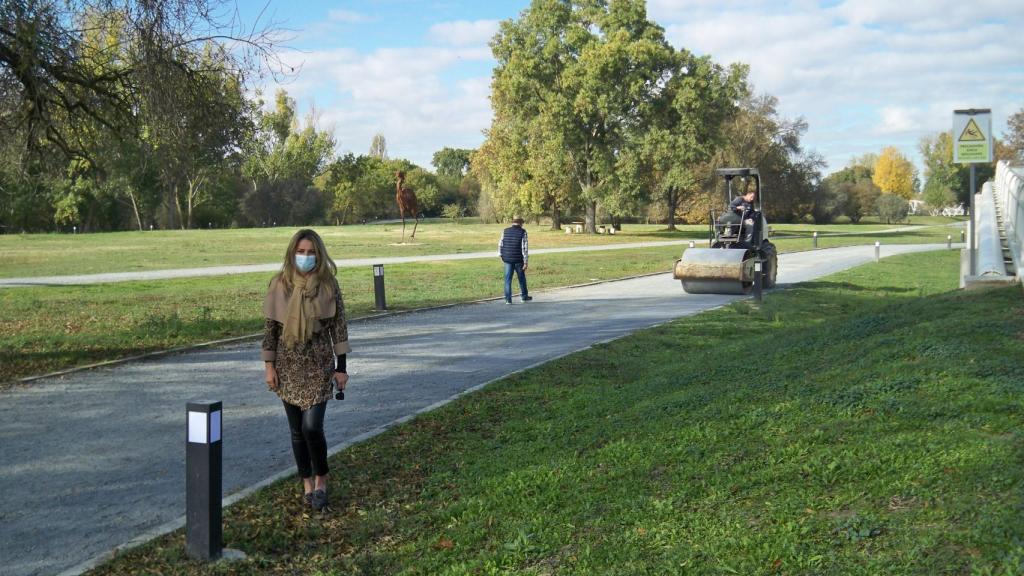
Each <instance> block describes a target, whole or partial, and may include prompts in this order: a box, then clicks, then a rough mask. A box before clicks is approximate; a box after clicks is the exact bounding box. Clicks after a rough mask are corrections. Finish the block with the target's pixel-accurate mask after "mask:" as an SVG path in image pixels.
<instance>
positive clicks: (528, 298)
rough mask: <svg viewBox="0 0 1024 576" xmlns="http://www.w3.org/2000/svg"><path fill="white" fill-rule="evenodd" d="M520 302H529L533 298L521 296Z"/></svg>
mask: <svg viewBox="0 0 1024 576" xmlns="http://www.w3.org/2000/svg"><path fill="white" fill-rule="evenodd" d="M522 300H523V302H529V301H530V300H533V296H523V298H522Z"/></svg>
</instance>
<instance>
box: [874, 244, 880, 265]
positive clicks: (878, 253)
mask: <svg viewBox="0 0 1024 576" xmlns="http://www.w3.org/2000/svg"><path fill="white" fill-rule="evenodd" d="M881 246H882V243H881V242H875V262H878V261H880V260H881V259H882V254H881V252H882V248H881Z"/></svg>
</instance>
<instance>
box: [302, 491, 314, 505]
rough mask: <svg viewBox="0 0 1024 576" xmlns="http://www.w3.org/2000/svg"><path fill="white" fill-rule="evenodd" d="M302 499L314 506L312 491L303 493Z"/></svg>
mask: <svg viewBox="0 0 1024 576" xmlns="http://www.w3.org/2000/svg"><path fill="white" fill-rule="evenodd" d="M302 501H303V502H305V503H306V506H312V505H313V493H312V492H306V493H305V494H303V495H302Z"/></svg>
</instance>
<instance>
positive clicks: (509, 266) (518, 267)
mask: <svg viewBox="0 0 1024 576" xmlns="http://www.w3.org/2000/svg"><path fill="white" fill-rule="evenodd" d="M513 272H515V273H516V276H518V277H519V295H520V296H524V297H525V296H528V295H529V294H528V293H527V291H526V272H525V271H523V263H522V262H505V302H511V301H512V273H513Z"/></svg>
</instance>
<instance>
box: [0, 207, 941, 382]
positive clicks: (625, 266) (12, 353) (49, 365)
mask: <svg viewBox="0 0 1024 576" xmlns="http://www.w3.org/2000/svg"><path fill="white" fill-rule="evenodd" d="M793 226H794V228H792V229H788V230H789V231H788V232H787V233H799V234H803V235H804V236H803V237H801V238H793V239H778V240H776V244H777V245H778V247H779V249H780V250H781V251H783V252H789V251H793V250H807V249H810V248H811V239H810V237H809V234H806V228H798V227H796V225H793ZM371 228H378V229H382V228H384V226H365V227H352V226H350V227H344V228H338V229H335V230H339V231H343V232H345V233H347V231H348V230H350V229H367V230H368V229H371ZM628 228H636V229H637V230H636V231H635V232H634V233H633V234H632V235H630V233H628V229H627V233H626V234H621V235H615V236H600V237H594V236H590V237H587V236H583V235H566V234H564V233H554V232H546V231H533V232H531V234H530V238H531V247H533V248H534V249H536V248H537V245H538V244H540V245H541V246H545V245H546V246H551V247H554V246H572V245H578V244H579V243H580V242H584V241H586V242H591V243H595V242H597V243H600V242H605V243H610V242H611V241H613V239H614V241H616V242H621V241H624V240H625V241H643V240H660V239H664V238H677V239H682V238H686V237H689V238H694V239H701V238H706V236H701V235H698V234H697V232H696V231H695V230H693V229H687V230H683V231H680V232H674V233H669V232H665V231H663V230H661V231H659V230H655V229H654V227H649V228H650V229H647V230H645V229H643V228H642V227H640V226H630V227H628ZM883 228H885V227H884V226H873V225H872V226H851V225H837V226H834V227H831V228H829V230H832V231H839V232H848V231H849V230H851V229H853V230H857V231H859V232H860V233H859V234H856V235H847V236H830V237H826V236H823V237H821V238H819V246H820V247H834V246H845V245H852V244H864V243H871V242H874V241H875V240H881V241H883V242H886V243H926V242H943V241H945V238H946V234H947V233H948V232H949V231H950V229H949V228H944V227H921V228H919V229H915V230H911V231H905V232H900V233H898V234H878V233H877V232H875V233H873V232H871V230H876V231H877V230H879V229H883ZM235 232H236V231H231V230H228V231H217V230H214V231H194V232H183V233H180V234H181V238H182V241H183V242H186V243H185V244H184V245H182V246H178V247H177V248H174V247H167V249H166V254H164V255H165V256H166V257H167V258H168V259H174V258H181V257H183V256H184V255H185V253H186V252H187V251H188V249H189V248H188V244H187V242H188V241H189V240H188V239H189V238H194V237H196V236H197V235H201V234H207V233H209V234H220V235H222V236H225V237H226V236H227V235H230V234H233V233H235ZM237 232H238V233H239V234H242V233H243V232H245V231H237ZM250 232H251V231H250ZM271 232H273V233H281V232H282V231H280V230H273V231H271ZM485 232H486V234H485ZM339 233H340V232H339ZM431 233H432V234H435V233H436V234H437V235H441V234H444V235H448V236H450V237H452V238H457V237H459V236H460V235H461V234H463V233H465V234H467V235H468V237H473V238H479V239H480V241H481V242H482V241H483V238H484V237H486V238H488V239H489V244H488V245H487V246H486V247H484V246H475V245H473V244H471V243H470V242H469V241H468V240H466V239H465V238H462V239H460V240H458V241H457V242H455V243H454V244H452V245H451V246H450V247H449V248H448V251H455V250H461V251H467V252H472V251H475V250H484V249H487V250H492V249H494V248H495V247H494V245H493V244H494V243H493V242H490V240H493V239H494V237H496V234H498V227H493V226H492V227H491V228H487V227H486V226H482V225H472V224H468V225H450V224H449V225H447V227H446V228H445V227H441V226H440V225H438V227H437V229H436V230H434V231H433V232H431ZM704 233H705V232H703V231H702V232H701V234H704ZM118 234H125V235H131V234H140V233H118ZM118 234H113V235H109V236H118ZM153 234H158V233H157V232H154V233H153ZM160 234H167V235H169V236H173V235H174V234H179V233H169V232H168V233H160ZM780 234H782V232H780ZM102 236H106V235H99V234H97V235H83V236H80V237H78V238H84V239H87V240H92V239H93V238H100V237H102ZM537 237H539V238H540V239H541V240H542V242H538V241H537ZM5 238H9V237H4V236H0V240H2V239H5ZM54 238H57V239H60V240H61V241H63V240H64V239H68V238H70V239H72V240H73V239H74V238H73V237H68V236H61V237H58V236H54ZM253 240H254V239H253V238H252V237H250V236H245V235H240V236H239V237H238V238H236V239H235V240H232V241H230V242H227V241H225V242H226V245H228V246H230V247H231V250H243V249H244V248H245V246H246V242H249V241H253ZM275 242H277V243H278V246H277V248H281V246H284V245H285V244H286V243H287V237H285V236H283V235H282V236H281V237H280V238H276V239H275ZM367 242H369V241H367ZM374 248H376V249H380V250H381V253H382V254H390V252H388V251H387V250H385V249H384V248H382V247H381V245H379V244H372V243H368V244H365V245H359V246H358V247H357V248H355V249H353V250H363V251H364V252H360V255H361V256H366V255H368V254H371V253H373V252H372V249H374ZM391 248H393V247H391ZM107 249H110V245H109V244H107V245H104V250H107ZM150 249H155V247H154V246H150ZM682 250H683V248H682V247H681V246H679V247H676V246H670V247H660V248H645V249H623V250H614V251H601V252H589V253H586V254H582V253H565V254H536V255H534V256H533V257H532V258H531V267H530V273H529V281H530V286H531V290H543V289H546V288H554V287H558V286H566V285H572V284H580V283H585V282H590V281H594V280H609V279H614V278H622V277H626V276H631V275H636V274H646V273H652V272H666V271H669V270H671V267H672V264H673V262H674V261H675V259H676V258H678V257H679V255H680V254H681V252H682ZM86 251H88V250H86ZM159 252H160V253H161V254H163V253H164V251H162V250H161V251H159ZM342 252H345V251H342ZM43 254H44V255H45V254H50V256H55V254H57V252H54V253H52V254H51V253H47V252H46V251H45V250H44V251H43ZM334 255H336V256H337V255H338V253H337V251H336V252H335V253H334ZM378 255H380V254H378ZM109 257H110V254H109V253H107V254H106V258H108V259H107V260H103V259H100V260H96V262H99V263H103V264H104V266H108V268H105V269H104V271H111V270H113V269H114V268H111V267H109V266H112V261H110V260H109ZM83 258H84V259H85V260H88V258H86V257H84V256H83ZM270 276H271V275H270V274H267V273H258V274H241V275H232V276H220V277H199V278H189V279H177V280H156V281H138V282H122V283H114V284H93V285H81V286H64V287H62V286H33V287H24V288H9V289H0V365H2V366H4V368H5V369H4V370H3V371H0V386H3V385H5V383H6V384H10V383H11V382H12V381H14V380H16V379H18V378H23V377H27V376H32V375H38V374H45V373H48V372H52V371H55V370H61V369H64V368H69V367H73V366H80V365H85V364H91V363H95V362H102V361H107V360H114V359H117V358H124V357H127V356H132V355H135V354H139V353H144V352H153V351H158V350H166V349H168V348H173V347H176V346H186V345H190V344H197V343H201V342H209V341H212V340H218V339H222V338H229V337H236V336H243V335H246V334H253V333H255V332H257V331H258V330H260V329H261V327H262V325H263V320H262V317H261V314H262V312H261V310H262V309H261V305H262V299H263V294H264V291H265V289H266V285H267V281H268V280H269V278H270ZM340 277H341V281H342V288H343V291H344V294H345V298H346V303H347V305H348V308H349V310H348V311H349V316H350V317H352V318H355V317H359V316H365V315H367V314H370V313H371V311H372V308H373V303H374V297H373V281H372V277H371V269H370V268H369V267H366V268H360V269H356V268H345V269H342V270H341V272H340ZM386 280H387V282H386V284H387V294H388V305H389V307H390V308H392V309H393V310H409V309H413V308H419V307H423V306H436V305H441V304H450V303H455V302H464V301H468V300H477V299H482V298H490V297H494V296H497V295H499V294H500V291H501V266H500V263H498V262H497V259H480V260H463V261H437V262H425V263H416V264H402V265H389V266H387V267H386Z"/></svg>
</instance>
